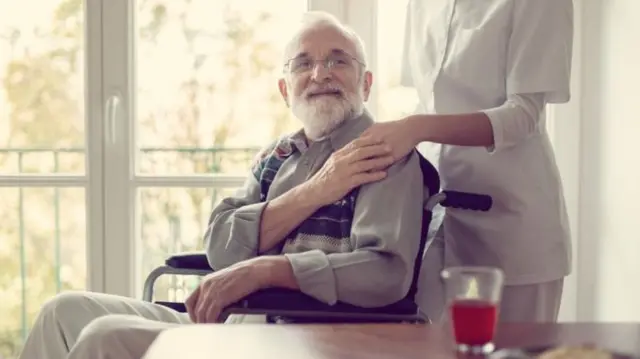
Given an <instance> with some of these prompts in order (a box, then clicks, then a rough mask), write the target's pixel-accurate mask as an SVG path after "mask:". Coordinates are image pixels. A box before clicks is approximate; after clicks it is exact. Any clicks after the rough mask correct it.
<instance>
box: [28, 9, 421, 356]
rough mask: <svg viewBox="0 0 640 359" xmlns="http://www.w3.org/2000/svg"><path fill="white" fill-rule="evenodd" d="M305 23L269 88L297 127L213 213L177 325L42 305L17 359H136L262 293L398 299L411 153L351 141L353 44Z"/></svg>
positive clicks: (410, 246)
mask: <svg viewBox="0 0 640 359" xmlns="http://www.w3.org/2000/svg"><path fill="white" fill-rule="evenodd" d="M306 19H307V20H306V21H304V22H303V26H301V28H300V30H299V31H298V32H297V33H296V35H295V36H294V37H293V39H292V41H291V43H290V44H289V46H287V49H286V61H285V65H284V70H285V71H284V78H283V79H282V80H280V81H279V83H278V85H279V89H280V92H281V93H282V96H283V98H284V100H285V101H286V103H287V105H288V106H290V107H291V109H292V111H293V113H294V114H295V116H296V117H297V118H299V119H300V121H301V122H302V125H303V126H302V127H303V129H302V130H300V131H299V132H297V133H295V134H292V135H290V136H284V137H283V138H281V139H279V140H277V141H275V142H274V143H273V144H272V145H270V146H268V147H267V148H266V149H265V150H263V151H262V152H261V154H260V155H259V156H258V158H257V159H256V161H255V164H254V166H253V168H252V171H251V174H250V175H249V176H248V179H247V182H246V184H245V188H244V191H243V194H242V195H241V196H238V197H232V198H227V199H225V200H223V201H222V202H221V203H220V204H219V205H218V206H217V207H216V208H215V209H214V211H213V213H212V214H211V217H210V221H209V228H208V229H207V232H206V236H205V239H206V252H207V255H208V259H209V263H210V264H211V266H212V267H213V268H214V269H215V270H216V271H215V272H214V273H212V274H210V275H208V276H207V277H206V278H204V280H203V282H202V284H201V285H200V287H199V288H197V289H196V290H195V291H194V292H193V293H192V294H191V295H190V296H189V298H188V300H187V302H186V305H187V308H188V314H181V313H177V312H174V311H172V310H171V309H168V308H165V307H162V306H159V305H155V304H152V303H147V302H142V301H138V300H135V299H131V298H124V297H116V296H109V295H105V294H99V293H66V294H62V295H59V296H57V297H56V298H54V299H53V300H51V301H50V302H48V303H47V304H46V305H45V306H44V307H43V309H42V311H41V314H40V316H39V317H38V319H37V320H36V323H35V326H34V328H33V330H32V333H31V335H30V336H29V338H28V340H27V342H26V345H25V348H24V351H23V353H22V356H21V358H25V359H28V358H34V359H35V358H38V359H63V358H72V359H73V358H95V359H100V358H121V359H127V358H131V359H133V358H135V359H139V358H141V357H142V356H143V355H144V353H145V351H146V350H147V348H148V347H149V346H150V345H151V343H152V342H153V340H154V339H155V338H156V336H157V335H158V334H159V333H160V332H161V331H162V330H164V329H167V328H170V327H172V326H176V325H184V324H189V323H211V322H217V321H218V320H219V314H220V312H221V310H222V309H223V308H224V307H225V306H227V305H229V304H231V303H232V302H235V301H237V300H239V299H241V298H242V297H244V296H246V295H248V294H250V293H252V292H254V291H256V290H259V289H262V288H270V287H281V288H291V289H296V290H300V291H302V292H304V293H306V294H308V295H310V296H313V297H315V298H317V299H318V300H321V301H323V302H326V303H335V302H336V301H342V302H347V303H351V304H354V305H359V306H364V307H371V306H383V305H386V304H391V303H393V302H395V301H398V300H400V299H402V298H403V297H404V296H405V295H406V293H407V291H408V289H409V286H410V282H411V279H412V273H413V263H414V260H415V258H416V255H417V254H418V253H417V252H418V246H419V240H420V227H421V216H422V198H423V196H422V174H421V171H420V166H419V162H418V157H417V154H416V153H415V152H412V153H411V154H409V155H408V156H407V157H406V158H404V159H401V160H399V161H396V160H398V159H394V158H391V156H388V155H387V156H384V154H385V153H387V152H388V149H387V148H385V146H384V145H381V144H379V143H376V142H375V141H373V140H371V139H367V138H361V139H357V140H356V138H358V137H359V136H360V134H361V133H362V132H364V131H365V130H366V129H367V128H368V127H369V126H370V125H372V124H373V120H372V119H371V117H370V116H369V114H368V113H367V112H366V111H365V109H364V102H365V101H366V100H367V98H368V95H369V90H370V87H371V83H372V75H371V73H370V72H368V71H366V69H365V63H366V61H365V56H364V50H363V45H362V42H361V40H360V39H359V38H358V37H357V36H356V35H355V34H354V33H353V32H352V31H350V30H348V29H346V28H345V27H344V26H342V25H341V24H339V23H338V22H337V21H335V19H333V18H332V17H330V16H328V15H325V14H315V13H312V14H309V15H308V16H307V17H306ZM372 156H376V157H377V159H375V160H372V159H371V157H372ZM392 164H393V165H392ZM245 319H246V318H245ZM258 319H261V318H258ZM230 320H233V318H230Z"/></svg>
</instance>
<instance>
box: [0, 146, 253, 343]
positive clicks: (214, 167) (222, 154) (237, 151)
mask: <svg viewBox="0 0 640 359" xmlns="http://www.w3.org/2000/svg"><path fill="white" fill-rule="evenodd" d="M258 150H259V148H225V147H208V148H197V147H193V148H189V147H180V148H151V147H146V148H140V149H139V151H140V152H141V153H143V154H147V155H150V154H158V153H164V154H167V153H171V154H183V155H184V157H183V158H181V159H180V160H182V161H185V160H186V161H188V160H189V158H190V157H191V158H193V159H194V160H196V156H197V157H198V158H197V161H198V162H199V164H200V168H201V169H202V168H204V170H205V173H220V172H221V171H224V168H222V167H223V166H222V165H221V163H222V161H223V160H225V158H226V160H229V159H230V158H232V159H233V162H234V164H236V165H238V164H239V165H242V164H243V162H244V163H246V166H247V168H248V166H249V165H250V162H251V160H252V159H253V157H254V156H255V153H256V152H257V151H258ZM84 152H85V150H84V149H83V148H58V149H40V148H0V165H2V160H3V157H4V159H5V160H6V159H7V155H14V156H17V173H12V174H11V175H12V176H14V177H15V176H18V178H19V176H20V175H26V176H29V175H31V174H33V173H32V172H25V165H24V158H25V156H26V155H30V154H36V153H40V154H50V155H51V156H52V157H51V160H52V161H53V168H52V171H50V172H48V173H38V175H44V176H46V175H55V174H59V173H60V165H61V161H60V156H61V155H63V154H83V153H84ZM0 175H2V173H0ZM11 187H14V188H16V189H17V190H18V208H17V210H18V219H19V223H18V237H19V241H20V253H19V255H20V267H19V268H20V284H21V294H20V298H21V313H20V316H21V327H22V328H21V334H22V339H23V341H24V339H25V338H26V335H27V333H28V323H27V322H28V321H27V300H28V298H27V292H26V288H27V285H28V283H27V270H28V268H27V258H26V256H27V254H26V245H25V236H26V230H25V220H24V218H25V206H24V200H25V199H24V188H23V187H20V186H19V185H11ZM47 187H48V186H47ZM51 187H52V189H53V196H54V197H53V215H54V226H55V227H54V231H55V233H54V234H53V235H54V236H53V239H54V251H55V253H54V263H53V267H54V273H55V274H54V278H55V290H56V293H60V291H61V289H62V280H61V271H60V269H61V243H60V241H61V235H60V211H61V208H60V207H61V205H60V188H59V187H56V186H55V184H54V185H51ZM167 221H169V222H173V221H175V219H172V218H171V217H169V218H167ZM175 225H176V223H170V226H175ZM172 232H173V233H172V234H171V237H172V238H171V241H172V242H173V246H174V247H176V246H179V245H180V242H181V238H179V237H180V235H179V234H176V233H177V232H175V231H172ZM0 267H2V265H1V264H0ZM172 284H173V285H175V286H176V287H181V285H180V284H179V283H175V282H173V281H172ZM180 289H181V288H174V290H175V291H178V290H180Z"/></svg>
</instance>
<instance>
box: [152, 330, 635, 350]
mask: <svg viewBox="0 0 640 359" xmlns="http://www.w3.org/2000/svg"><path fill="white" fill-rule="evenodd" d="M452 343H453V340H452V336H451V335H450V332H449V331H448V330H446V328H445V327H443V326H436V325H431V326H430V325H403V324H397V325H396V324H390V325H384V324H381V325H331V326H329V325H305V326H302V325H300V326H297V325H260V324H255V325H253V324H237V325H234V324H226V325H225V324H219V325H190V326H183V327H179V328H176V329H170V330H168V331H166V332H164V333H163V334H161V335H160V336H159V337H158V339H157V340H156V342H155V343H154V344H153V345H152V346H151V348H150V349H149V351H148V352H147V355H146V356H145V358H144V359H180V358H182V357H186V358H190V359H200V358H202V359H204V358H206V359H218V358H224V359H236V358H243V359H244V358H265V359H285V358H295V359H307V358H309V359H311V358H313V359H359V358H362V359H377V358H397V359H405V358H406V359H417V358H429V359H440V358H441V359H451V358H456V357H457V356H456V353H455V352H454V351H453V350H452ZM558 343H562V344H583V343H594V344H597V345H598V346H601V347H603V348H607V349H611V350H615V351H618V352H621V353H626V354H631V355H637V356H639V357H640V325H637V324H582V323H580V324H577V323H576V324H503V325H501V326H500V327H499V328H498V333H497V338H496V345H497V347H498V348H500V347H518V346H546V345H551V344H558Z"/></svg>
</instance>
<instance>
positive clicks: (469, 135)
mask: <svg viewBox="0 0 640 359" xmlns="http://www.w3.org/2000/svg"><path fill="white" fill-rule="evenodd" d="M408 121H409V122H410V123H411V128H412V133H415V134H416V136H417V137H418V141H419V142H425V141H427V142H434V143H441V144H445V145H454V146H484V147H489V146H493V144H494V138H493V129H492V127H491V122H490V120H489V117H488V116H487V115H485V114H484V113H483V112H477V113H468V114H455V115H413V116H411V117H409V118H408Z"/></svg>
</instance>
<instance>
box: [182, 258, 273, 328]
mask: <svg viewBox="0 0 640 359" xmlns="http://www.w3.org/2000/svg"><path fill="white" fill-rule="evenodd" d="M260 288H261V284H260V281H259V279H258V277H257V276H256V275H255V271H253V268H252V266H251V262H250V261H248V262H241V263H238V264H236V265H233V266H231V267H228V268H225V269H222V270H219V271H216V272H214V273H211V274H209V275H207V276H206V277H205V278H204V280H203V281H202V283H200V286H199V287H198V288H197V289H196V290H195V291H194V292H193V293H191V295H190V296H189V298H187V301H186V303H185V305H186V307H187V312H188V313H189V317H190V318H191V321H193V322H194V323H218V322H219V321H220V314H221V312H222V311H223V310H224V308H225V307H227V306H228V305H230V304H233V303H235V302H237V301H239V300H240V299H242V298H244V297H246V296H247V295H249V294H251V293H253V292H255V291H257V290H258V289H260Z"/></svg>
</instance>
